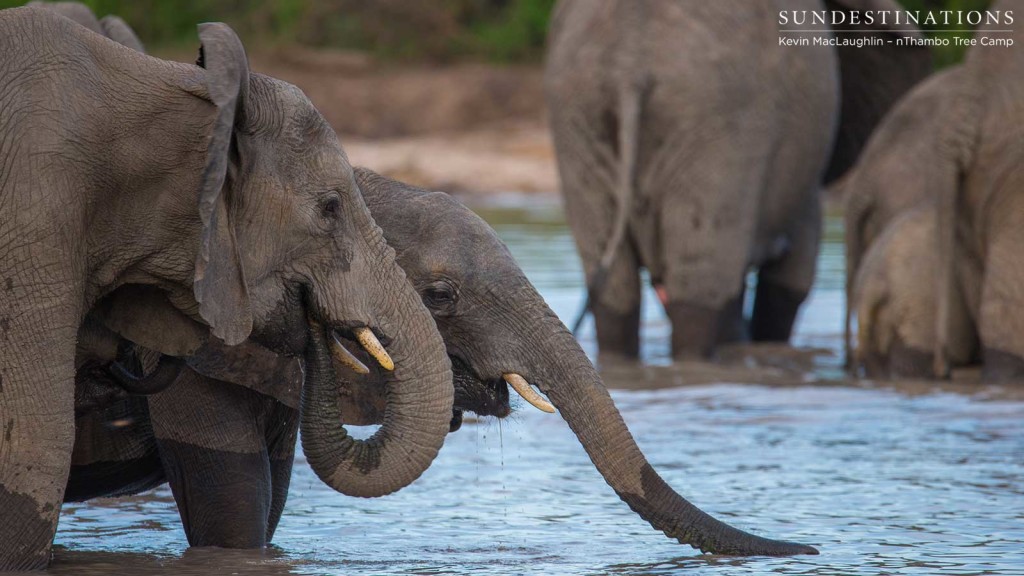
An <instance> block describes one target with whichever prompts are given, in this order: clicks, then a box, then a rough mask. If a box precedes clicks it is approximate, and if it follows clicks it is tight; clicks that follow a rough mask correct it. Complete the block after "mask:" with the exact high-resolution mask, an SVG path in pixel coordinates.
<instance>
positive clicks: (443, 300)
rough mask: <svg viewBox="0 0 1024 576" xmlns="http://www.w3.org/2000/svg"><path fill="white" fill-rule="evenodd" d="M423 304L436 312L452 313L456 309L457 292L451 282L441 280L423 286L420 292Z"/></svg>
mask: <svg viewBox="0 0 1024 576" xmlns="http://www.w3.org/2000/svg"><path fill="white" fill-rule="evenodd" d="M420 295H421V296H422V298H423V304H424V305H425V306H426V307H427V308H428V309H430V311H432V312H434V313H436V314H451V313H452V312H454V311H455V301H456V300H457V294H456V292H455V287H454V286H452V285H451V283H449V282H447V281H445V280H440V281H437V282H434V283H433V284H430V285H429V286H427V287H425V288H423V290H422V291H421V294H420Z"/></svg>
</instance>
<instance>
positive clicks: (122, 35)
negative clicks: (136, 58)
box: [100, 16, 146, 53]
mask: <svg viewBox="0 0 1024 576" xmlns="http://www.w3.org/2000/svg"><path fill="white" fill-rule="evenodd" d="M100 28H102V29H103V34H104V35H105V36H106V37H107V38H110V39H111V40H113V41H114V42H117V43H118V44H120V45H122V46H127V47H128V48H131V49H132V50H135V51H136V52H143V53H145V52H146V49H145V47H143V45H142V42H141V41H140V40H139V37H138V36H136V35H135V31H134V30H132V27H131V26H129V25H128V23H127V22H125V21H124V20H122V19H121V18H120V17H119V16H104V17H103V18H101V19H100Z"/></svg>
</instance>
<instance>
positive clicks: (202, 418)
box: [149, 370, 272, 548]
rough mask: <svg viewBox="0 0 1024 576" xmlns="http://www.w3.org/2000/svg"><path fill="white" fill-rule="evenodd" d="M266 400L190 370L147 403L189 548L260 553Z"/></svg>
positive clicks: (265, 497)
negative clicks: (209, 547)
mask: <svg viewBox="0 0 1024 576" xmlns="http://www.w3.org/2000/svg"><path fill="white" fill-rule="evenodd" d="M265 398H267V397H265V396H262V395H260V394H257V393H255V392H253V391H251V390H249V389H246V388H243V387H241V386H237V385H234V384H229V383H227V382H221V381H218V380H214V379H212V378H207V377H205V376H201V375H199V374H197V373H195V372H193V371H192V370H184V371H183V372H182V375H181V376H180V377H179V378H178V381H177V382H175V383H174V384H173V385H172V386H171V387H170V388H168V389H167V390H166V391H164V392H161V393H159V394H155V395H153V396H150V397H149V407H150V414H151V417H152V421H153V431H154V433H155V434H156V438H157V444H158V446H159V448H160V458H161V461H162V462H163V466H164V471H165V473H166V475H167V480H168V482H169V483H170V485H171V492H172V493H173V494H174V499H175V501H176V502H177V503H178V512H179V514H180V516H181V521H182V524H183V525H184V528H185V534H186V536H187V537H188V541H189V544H190V545H192V546H219V547H222V548H260V547H263V546H264V545H266V542H267V533H268V522H269V519H270V510H271V501H272V496H271V492H272V490H271V487H272V471H271V465H270V460H269V458H268V455H267V447H266V440H265V433H264V430H263V429H262V425H263V420H262V418H261V414H262V412H263V410H264V401H263V399H265Z"/></svg>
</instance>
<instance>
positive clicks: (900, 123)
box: [833, 65, 975, 378]
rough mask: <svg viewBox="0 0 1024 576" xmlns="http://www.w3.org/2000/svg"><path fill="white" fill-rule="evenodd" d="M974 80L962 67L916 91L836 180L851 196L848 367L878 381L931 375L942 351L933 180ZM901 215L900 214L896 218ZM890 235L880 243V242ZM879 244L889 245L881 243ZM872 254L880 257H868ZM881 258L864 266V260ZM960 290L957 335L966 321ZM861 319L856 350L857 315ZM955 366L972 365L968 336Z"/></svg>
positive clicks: (841, 192) (847, 220) (847, 198)
mask: <svg viewBox="0 0 1024 576" xmlns="http://www.w3.org/2000/svg"><path fill="white" fill-rule="evenodd" d="M967 78H968V73H967V71H965V70H964V67H963V66H962V65H957V66H952V67H950V68H948V69H946V70H943V71H941V72H938V73H936V74H934V75H932V76H931V77H930V78H928V79H927V80H925V81H923V82H921V83H920V84H919V85H917V86H916V87H915V88H914V89H913V90H911V91H910V92H908V93H907V94H906V96H904V97H903V98H902V99H901V100H900V101H899V102H898V103H897V104H896V106H894V107H893V109H892V110H891V111H890V113H889V114H888V115H887V116H886V117H885V119H884V120H883V122H882V123H881V124H880V125H879V126H878V128H877V129H876V130H875V132H874V134H873V135H872V137H871V139H870V140H869V141H868V143H867V145H866V146H865V148H864V152H863V154H861V156H860V159H859V160H858V162H857V163H856V164H855V166H854V167H853V168H852V169H851V170H850V171H849V172H848V173H847V174H846V175H845V176H844V177H843V178H842V179H841V180H839V181H838V182H836V183H835V184H834V185H833V188H834V193H835V194H836V195H837V196H839V197H841V198H842V199H843V202H844V214H843V217H844V230H845V250H846V299H847V302H848V306H847V310H846V320H845V327H844V344H845V349H846V354H845V355H846V358H847V364H848V366H849V367H850V368H851V369H854V370H856V369H858V368H861V367H863V368H865V370H866V372H867V374H868V375H870V376H873V377H879V376H886V377H917V378H921V377H927V376H930V375H931V374H932V371H933V365H932V357H933V354H932V350H934V347H935V337H936V324H935V322H936V318H935V306H936V300H935V294H933V293H932V292H933V291H932V290H931V287H932V286H934V284H935V282H937V281H938V270H939V268H938V265H939V264H938V260H936V259H935V254H934V250H932V251H931V252H929V249H934V247H935V246H937V243H938V236H936V233H935V217H936V214H937V212H936V210H937V200H938V198H937V196H936V193H935V192H936V189H935V187H934V182H931V181H930V177H931V171H932V169H933V166H934V162H935V158H937V157H942V156H943V154H944V152H943V149H942V148H943V146H945V141H944V140H943V137H942V136H943V131H945V130H946V125H947V123H948V122H949V121H950V119H951V118H956V116H957V115H958V114H962V113H963V110H962V109H959V108H958V107H957V106H956V101H955V98H954V94H955V93H956V92H957V90H958V87H959V86H961V85H962V84H963V83H964V82H965V81H966V80H967ZM897 220H901V221H900V222H899V223H897V222H896V221H897ZM882 237H884V238H885V240H884V242H882V240H881V238H882ZM876 242H882V244H881V245H880V246H877V247H876V246H875V243H876ZM869 254H873V255H870V256H869ZM868 259H871V260H873V261H874V263H873V264H872V265H871V266H870V267H869V268H870V269H869V270H865V271H863V272H862V271H861V266H862V263H863V262H866V260H868ZM961 300H962V296H959V295H958V298H957V302H958V305H957V306H956V308H957V312H958V314H959V316H958V318H960V320H958V325H959V326H960V329H958V330H957V332H958V333H960V334H964V335H967V334H966V333H965V332H963V328H964V324H963V318H962V314H961V312H962V311H963V306H962V305H960V304H959V303H960V301H961ZM854 316H855V317H856V318H857V340H858V344H857V350H856V352H854V349H853V346H852V343H851V338H852V335H853V327H852V323H851V319H852V318H853V317H854ZM961 340H963V341H961V342H958V343H957V345H956V348H957V350H956V351H955V354H954V355H955V357H956V363H957V364H958V365H961V364H967V363H970V362H971V359H972V357H973V356H974V355H975V352H973V351H972V349H973V346H974V344H973V343H972V342H971V341H970V340H971V338H970V337H966V338H961Z"/></svg>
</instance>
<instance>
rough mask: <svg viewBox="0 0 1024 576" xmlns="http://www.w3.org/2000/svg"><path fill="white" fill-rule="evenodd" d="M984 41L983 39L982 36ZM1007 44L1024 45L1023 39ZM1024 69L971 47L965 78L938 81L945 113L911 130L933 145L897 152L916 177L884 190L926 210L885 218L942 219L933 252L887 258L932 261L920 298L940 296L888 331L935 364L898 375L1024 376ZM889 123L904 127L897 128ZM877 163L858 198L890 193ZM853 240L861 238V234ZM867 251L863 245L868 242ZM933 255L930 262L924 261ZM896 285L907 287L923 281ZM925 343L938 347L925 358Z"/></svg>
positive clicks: (860, 170)
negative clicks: (1022, 138)
mask: <svg viewBox="0 0 1024 576" xmlns="http://www.w3.org/2000/svg"><path fill="white" fill-rule="evenodd" d="M1017 4H1019V2H1008V1H1004V2H999V3H997V4H996V5H995V6H993V10H1003V11H1005V10H1007V9H1010V10H1012V9H1014V7H1015V6H1016V5H1017ZM977 35H978V36H979V37H984V36H985V27H984V26H982V27H981V28H979V31H978V32H977ZM1008 38H1009V39H1013V40H1014V42H1021V41H1024V37H1022V36H1021V34H1020V33H1018V32H1017V31H1013V32H1012V33H1011V34H1009V35H1008ZM1022 71H1024V58H1021V57H1020V55H1019V54H1017V52H1016V51H1014V50H1011V49H1007V48H1005V47H1002V46H991V45H984V44H983V43H979V44H978V45H976V46H973V47H972V48H970V50H969V51H968V53H967V56H966V58H965V60H964V63H963V65H962V68H961V69H959V70H954V71H952V72H950V73H947V74H946V75H945V76H944V77H940V78H936V79H935V82H936V83H941V84H942V85H943V91H944V96H943V97H942V102H943V104H942V107H941V110H942V112H941V113H940V114H937V115H932V116H930V117H928V116H922V118H920V122H919V123H918V124H915V125H912V126H908V127H906V130H908V132H910V134H909V137H910V138H914V139H919V140H924V141H927V144H925V145H922V146H918V147H915V148H913V149H908V150H905V151H901V152H900V154H901V155H902V158H895V159H893V160H891V162H893V163H902V164H903V165H905V166H907V167H908V169H907V170H905V173H904V174H902V175H901V177H899V178H895V179H893V180H891V181H890V182H888V186H889V187H892V188H899V189H910V190H912V191H916V192H912V193H911V194H920V195H921V196H923V197H925V201H924V202H923V203H921V204H918V205H912V206H908V207H905V208H904V209H903V211H902V212H895V210H896V208H892V209H887V210H888V211H890V212H894V213H895V214H896V215H897V216H896V217H897V218H902V217H903V213H904V212H906V211H908V210H926V211H932V212H933V214H934V216H933V217H934V218H935V219H936V220H935V224H934V230H935V231H936V232H933V236H932V240H933V242H932V243H931V244H928V243H927V242H925V241H921V240H918V241H914V242H910V243H909V244H910V245H908V246H901V245H900V242H901V241H902V240H901V239H898V238H896V239H894V240H893V241H892V242H890V246H889V247H888V248H879V250H880V251H883V250H888V251H902V252H904V253H906V254H914V255H915V257H916V258H926V257H927V258H934V260H935V262H934V272H933V273H934V279H935V280H934V282H932V283H928V284H923V285H922V284H918V286H919V288H918V290H919V291H934V292H933V293H931V294H928V295H927V296H925V297H923V299H924V300H925V301H928V300H930V301H931V302H932V303H933V304H932V305H931V306H930V309H928V312H930V313H929V314H917V315H914V316H909V317H906V318H903V319H902V320H901V321H902V322H905V323H907V324H909V325H908V326H896V327H895V328H893V329H892V330H898V331H901V332H903V333H905V334H909V333H912V332H913V333H916V334H919V335H921V334H923V335H926V336H927V338H923V337H922V338H918V342H916V343H914V345H913V346H911V348H912V349H911V350H910V351H904V352H902V353H904V354H910V355H912V356H916V357H918V358H921V357H924V356H926V357H928V358H931V367H930V369H929V370H925V369H924V366H923V362H921V361H917V362H915V363H911V366H910V368H909V369H908V370H900V371H899V374H898V375H899V376H913V377H935V378H948V377H949V376H950V370H951V367H952V366H954V365H957V364H960V363H963V362H975V361H980V363H981V367H982V371H981V374H982V380H984V381H988V382H1002V381H1016V380H1020V379H1021V378H1022V377H1024V340H1022V339H1021V337H1020V334H1021V329H1022V328H1024V316H1022V315H1021V314H1020V313H1019V312H1018V310H1020V306H1021V305H1022V304H1024V302H1022V301H1021V296H1020V295H1019V289H1018V288H1017V287H1018V286H1020V282H1021V279H1020V276H1021V272H1020V266H1019V265H1018V264H1017V260H1018V259H1019V258H1018V257H1017V254H1019V252H1020V250H1021V249H1022V247H1024V238H1021V237H1020V234H1021V233H1020V232H1019V229H1020V228H1021V225H1022V224H1024V222H1021V221H1020V219H1021V214H1024V204H1022V202H1024V199H1022V198H1024V197H1022V196H1021V195H1020V194H1018V193H1017V191H1018V190H1019V188H1020V186H1021V185H1024V171H1021V169H1020V168H1019V165H1020V162H1021V159H1022V153H1021V150H1020V146H1019V143H1018V140H1019V138H1018V137H1017V135H1016V129H1015V126H1016V124H1015V122H1014V119H1015V118H1017V117H1019V116H1020V113H1019V106H1018V105H1017V102H1019V100H1020V98H1021V96H1022V94H1024V83H1022V82H1021V81H1020V77H1021V72H1022ZM890 121H891V122H893V123H897V122H899V121H900V118H898V117H895V116H894V117H892V118H889V119H888V120H887V123H888V122H890ZM889 132H891V131H889ZM882 134H883V132H882V131H880V132H879V136H880V137H881V136H882ZM871 146H874V143H873V144H872V145H871ZM881 146H884V143H879V147H881ZM879 163H880V160H879V159H878V158H875V157H872V160H871V161H869V158H868V156H867V155H866V156H865V158H864V159H863V161H862V162H859V163H858V165H857V167H856V168H855V172H854V173H852V174H850V176H849V177H848V181H847V182H845V183H844V184H843V185H842V186H843V189H844V193H845V194H847V195H849V196H850V197H851V199H852V198H854V197H855V196H862V195H863V196H869V197H870V196H872V195H875V196H878V195H881V194H882V193H883V191H884V190H885V188H886V187H885V186H879V187H878V189H877V190H876V189H875V188H873V187H872V186H873V185H872V184H871V177H864V176H862V175H864V174H872V173H874V172H876V171H877V172H882V171H883V170H884V169H885V168H884V167H882V166H880V165H879ZM876 186H877V185H876ZM862 187H863V188H862ZM893 197H894V198H895V197H896V196H895V195H894V196H893ZM887 202H888V201H887ZM907 218H910V217H909V216H908V217H907ZM922 218H923V217H922ZM879 221H880V222H884V221H885V220H884V218H879ZM895 222H896V220H894V221H893V223H895ZM909 225H910V224H906V226H909ZM861 228H862V230H863V229H864V226H863V225H862V227H861ZM855 233H856V234H860V235H862V236H863V232H862V231H861V232H855ZM884 234H885V233H883V235H884ZM893 234H895V232H894V233H893ZM859 242H860V243H861V246H863V245H864V243H863V240H859ZM929 253H931V254H934V256H933V257H932V256H926V255H927V254H929ZM859 276H860V274H859V273H858V278H859ZM858 281H859V280H858ZM900 282H901V283H902V284H903V285H904V286H910V285H911V284H912V283H914V282H917V281H916V280H914V279H911V278H907V279H901V280H900ZM906 289H907V290H909V288H906ZM853 305H854V307H855V308H856V307H859V306H861V304H860V303H856V302H855V303H854V304H853ZM921 306H924V304H921ZM857 324H858V339H859V340H866V341H868V342H867V343H868V344H870V345H871V346H873V347H874V348H875V349H882V348H883V347H881V346H879V345H878V343H871V342H870V340H871V339H872V338H876V336H875V334H877V333H878V331H877V330H875V329H874V328H873V327H872V326H870V322H869V326H868V328H869V330H868V331H867V332H865V333H864V334H861V333H860V332H862V331H863V327H862V324H863V322H862V320H861V318H860V317H859V316H858V321H857ZM883 330H884V328H883ZM929 343H931V344H932V347H931V348H926V346H927V345H928V344H929ZM889 362H890V363H892V362H893V360H891V359H890V360H889Z"/></svg>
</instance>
